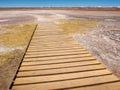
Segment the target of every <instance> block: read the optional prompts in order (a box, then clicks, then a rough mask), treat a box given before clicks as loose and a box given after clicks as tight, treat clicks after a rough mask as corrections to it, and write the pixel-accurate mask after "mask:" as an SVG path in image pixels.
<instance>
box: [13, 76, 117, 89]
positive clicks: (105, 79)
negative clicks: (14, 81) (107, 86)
mask: <svg viewBox="0 0 120 90" xmlns="http://www.w3.org/2000/svg"><path fill="white" fill-rule="evenodd" d="M118 80H119V79H118V78H116V77H115V76H114V75H105V76H100V77H92V78H84V79H75V80H68V81H61V82H51V83H41V84H39V83H38V84H29V85H23V86H21V85H20V86H14V87H13V90H32V89H36V90H39V89H41V90H48V89H61V90H66V89H67V88H72V87H77V86H79V87H80V86H86V85H94V84H98V85H99V84H101V83H109V82H113V81H118Z"/></svg>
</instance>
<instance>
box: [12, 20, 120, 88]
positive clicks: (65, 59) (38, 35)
mask: <svg viewBox="0 0 120 90" xmlns="http://www.w3.org/2000/svg"><path fill="white" fill-rule="evenodd" d="M49 89H56V90H57V89H58V90H66V89H71V90H120V80H119V79H118V78H117V77H116V76H114V75H113V74H112V73H111V72H110V71H108V70H107V69H106V68H105V67H104V66H103V65H102V64H101V63H100V62H99V61H97V60H96V59H95V58H94V57H93V56H92V55H91V54H89V52H88V51H87V50H85V49H84V48H83V47H82V46H80V45H79V44H78V43H77V42H76V41H74V40H73V39H72V38H71V37H70V36H67V35H65V34H64V33H63V32H62V31H60V30H59V29H57V27H56V26H55V25H54V24H52V23H47V24H46V23H44V22H43V23H42V25H41V24H40V25H38V27H37V30H36V31H35V34H34V36H33V38H32V41H31V43H30V46H29V48H28V50H27V53H26V55H25V57H24V60H23V62H22V64H21V67H20V69H19V72H18V74H17V76H16V79H15V81H14V84H13V87H12V90H49Z"/></svg>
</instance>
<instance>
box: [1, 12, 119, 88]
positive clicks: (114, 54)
mask: <svg viewBox="0 0 120 90" xmlns="http://www.w3.org/2000/svg"><path fill="white" fill-rule="evenodd" d="M43 21H44V22H51V23H55V24H56V26H57V27H58V28H59V29H60V30H62V31H63V32H64V33H66V35H70V36H71V37H73V38H74V39H75V40H76V41H78V42H79V43H80V44H82V45H84V47H85V48H86V49H87V50H88V51H89V52H90V53H92V54H93V55H94V56H95V57H96V58H97V59H98V60H99V61H100V62H101V63H103V64H104V65H105V66H106V67H107V68H108V69H109V70H111V71H112V72H113V73H114V74H116V75H117V76H118V77H120V26H119V25H120V11H79V10H77V11H73V10H71V11H70V10H69V11H66V10H31V11H30V10H29V11H20V10H19V11H17V10H16V11H0V34H3V35H5V33H7V32H9V31H10V30H9V28H8V26H10V25H14V24H15V25H21V24H25V23H28V22H29V23H31V22H35V23H39V22H43ZM14 30H17V31H19V29H18V28H17V29H16V28H15V29H14ZM10 32H12V31H10ZM17 38H18V37H17ZM29 38H30V36H29ZM0 40H2V38H0ZM23 40H24V39H23ZM27 41H29V39H28V40H27ZM22 42H23V41H22ZM4 43H5V42H4ZM16 43H17V42H16ZM27 44H28V42H26V44H25V45H23V44H19V43H17V45H16V46H15V45H14V44H13V45H12V46H10V45H11V43H7V44H3V43H2V41H1V42H0V55H1V56H2V57H3V58H1V57H0V62H1V61H2V64H1V65H0V73H1V74H0V81H2V82H0V87H3V88H2V90H7V89H8V88H9V86H10V84H11V81H12V79H13V78H14V75H15V72H16V70H17V67H18V65H19V63H20V61H21V58H22V57H23V54H24V50H25V47H26V46H27ZM23 47H24V48H23ZM10 51H12V52H11V53H12V54H11V55H12V56H10V57H9V58H7V60H5V61H4V60H3V59H4V58H5V56H6V54H7V53H9V52H10ZM8 56H9V55H8Z"/></svg>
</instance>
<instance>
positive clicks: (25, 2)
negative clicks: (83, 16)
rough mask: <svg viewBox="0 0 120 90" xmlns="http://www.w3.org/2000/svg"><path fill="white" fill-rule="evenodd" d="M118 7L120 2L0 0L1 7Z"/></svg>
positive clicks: (92, 0) (118, 0)
mask: <svg viewBox="0 0 120 90" xmlns="http://www.w3.org/2000/svg"><path fill="white" fill-rule="evenodd" d="M82 6H83V7H96V6H103V7H110V6H113V7H118V6H120V0H0V7H82Z"/></svg>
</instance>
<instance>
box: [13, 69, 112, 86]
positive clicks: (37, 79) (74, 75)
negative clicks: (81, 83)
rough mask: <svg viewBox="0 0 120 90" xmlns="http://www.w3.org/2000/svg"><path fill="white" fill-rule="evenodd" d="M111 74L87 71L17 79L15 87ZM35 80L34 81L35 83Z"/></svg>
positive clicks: (104, 71) (102, 71)
mask: <svg viewBox="0 0 120 90" xmlns="http://www.w3.org/2000/svg"><path fill="white" fill-rule="evenodd" d="M106 74H111V72H109V71H106V70H96V71H87V72H77V73H68V74H61V75H50V76H38V77H24V78H17V79H16V80H15V83H14V84H15V85H20V84H21V85H22V84H30V83H36V82H39V83H45V82H49V83H50V82H52V81H54V82H55V81H60V80H64V81H65V80H66V81H67V80H70V79H78V78H85V77H91V76H97V75H106ZM33 80H34V81H33Z"/></svg>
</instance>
